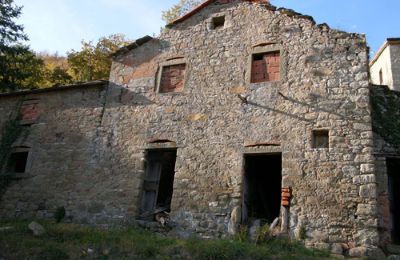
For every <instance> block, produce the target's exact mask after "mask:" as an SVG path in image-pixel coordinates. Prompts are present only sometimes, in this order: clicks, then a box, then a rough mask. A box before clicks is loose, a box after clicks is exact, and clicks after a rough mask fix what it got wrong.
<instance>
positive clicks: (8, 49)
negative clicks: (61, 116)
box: [0, 0, 43, 92]
mask: <svg viewBox="0 0 400 260" xmlns="http://www.w3.org/2000/svg"><path fill="white" fill-rule="evenodd" d="M21 9H22V7H19V6H16V5H14V3H13V0H0V36H1V37H0V92H4V91H13V90H18V89H21V88H36V87H38V83H39V82H40V80H41V78H42V76H43V75H42V72H43V61H42V60H41V59H39V58H37V57H36V55H35V54H34V53H33V52H32V51H31V50H29V48H28V47H27V46H24V45H22V44H21V42H20V41H26V40H27V39H28V38H27V36H26V35H25V34H24V32H23V26H22V25H18V24H16V23H15V22H14V19H17V18H18V17H19V16H20V15H21Z"/></svg>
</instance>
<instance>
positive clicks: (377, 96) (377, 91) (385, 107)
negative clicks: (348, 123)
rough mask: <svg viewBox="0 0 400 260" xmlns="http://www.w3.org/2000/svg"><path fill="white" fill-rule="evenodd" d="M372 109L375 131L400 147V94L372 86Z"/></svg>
mask: <svg viewBox="0 0 400 260" xmlns="http://www.w3.org/2000/svg"><path fill="white" fill-rule="evenodd" d="M371 110H372V129H373V130H374V132H375V133H377V134H379V135H380V136H381V137H382V138H383V139H384V140H385V141H386V142H388V143H389V144H391V145H393V146H394V147H400V94H399V93H398V92H396V91H391V90H389V89H387V88H382V87H372V88H371Z"/></svg>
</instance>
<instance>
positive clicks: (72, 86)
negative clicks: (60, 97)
mask: <svg viewBox="0 0 400 260" xmlns="http://www.w3.org/2000/svg"><path fill="white" fill-rule="evenodd" d="M108 84H109V81H108V80H95V81H88V82H83V83H77V84H68V85H55V86H53V87H50V88H40V89H29V90H21V91H15V92H5V93H0V97H11V96H24V95H30V94H39V93H47V92H53V91H62V90H68V89H77V88H88V87H105V86H107V85H108Z"/></svg>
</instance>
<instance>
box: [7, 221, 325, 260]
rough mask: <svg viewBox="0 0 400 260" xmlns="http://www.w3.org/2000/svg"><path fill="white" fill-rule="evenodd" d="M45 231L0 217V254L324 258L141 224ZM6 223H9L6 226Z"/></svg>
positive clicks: (298, 249) (276, 242)
mask: <svg viewBox="0 0 400 260" xmlns="http://www.w3.org/2000/svg"><path fill="white" fill-rule="evenodd" d="M40 223H41V224H42V225H43V226H44V227H45V229H46V234H44V235H43V236H41V237H34V236H33V235H31V234H30V233H29V232H28V224H29V222H27V221H8V222H0V259H2V258H4V259H28V258H29V259H77V258H90V259H93V258H96V259H282V258H284V259H321V258H325V257H328V256H329V254H327V253H325V252H321V251H311V250H308V249H306V248H304V247H303V246H301V245H300V244H298V243H294V242H290V241H289V240H287V239H270V240H269V241H266V242H264V243H262V244H260V245H255V244H254V243H250V242H239V241H237V240H234V239H233V240H200V239H195V238H193V239H189V240H180V239H174V238H167V237H163V236H159V235H156V234H154V233H151V232H148V231H145V230H141V229H138V228H133V227H132V228H128V229H108V230H104V229H98V228H92V227H88V226H80V225H74V224H55V223H50V222H42V221H41V222H40ZM2 227H11V229H7V230H4V229H3V230H2Z"/></svg>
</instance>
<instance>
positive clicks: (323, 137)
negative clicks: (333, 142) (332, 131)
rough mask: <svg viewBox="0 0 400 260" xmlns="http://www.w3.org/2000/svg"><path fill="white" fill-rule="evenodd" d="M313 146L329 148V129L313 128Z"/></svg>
mask: <svg viewBox="0 0 400 260" xmlns="http://www.w3.org/2000/svg"><path fill="white" fill-rule="evenodd" d="M312 147H313V148H329V130H314V131H313V137H312Z"/></svg>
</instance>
